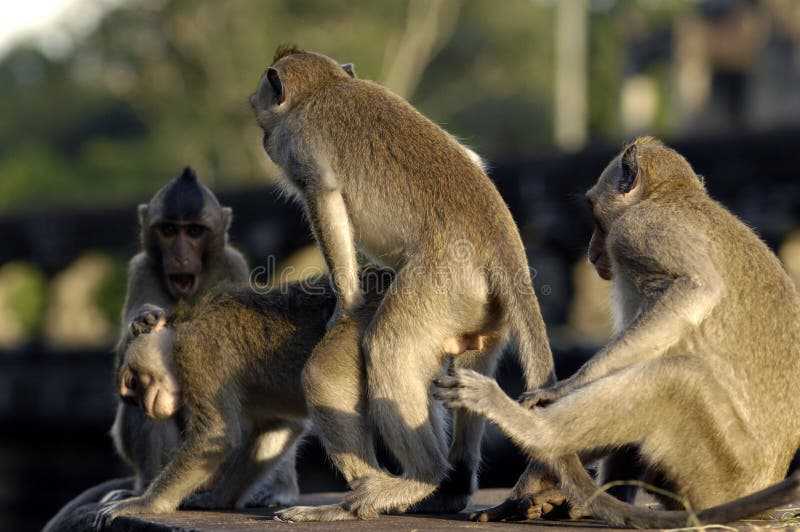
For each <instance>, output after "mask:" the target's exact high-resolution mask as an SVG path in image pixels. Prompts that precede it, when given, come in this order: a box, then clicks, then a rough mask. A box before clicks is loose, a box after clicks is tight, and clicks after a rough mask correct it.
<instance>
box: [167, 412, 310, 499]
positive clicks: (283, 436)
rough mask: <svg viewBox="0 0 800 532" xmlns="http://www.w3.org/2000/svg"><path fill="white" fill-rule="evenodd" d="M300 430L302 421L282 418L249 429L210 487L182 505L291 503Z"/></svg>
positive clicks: (295, 496)
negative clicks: (250, 430) (295, 456)
mask: <svg viewBox="0 0 800 532" xmlns="http://www.w3.org/2000/svg"><path fill="white" fill-rule="evenodd" d="M304 431H305V426H304V424H303V423H301V422H294V421H292V422H290V421H283V420H276V421H274V422H272V423H269V424H267V425H265V426H262V427H259V428H258V429H256V430H254V431H252V432H251V433H250V434H249V435H248V436H247V437H246V438H245V440H244V441H243V443H242V445H241V446H239V447H238V448H237V449H236V450H234V451H233V452H231V453H229V458H228V460H226V462H225V463H224V464H223V465H222V466H221V467H220V469H219V471H218V472H217V474H216V475H215V478H214V481H213V484H212V487H211V489H210V490H209V491H205V492H201V493H197V494H195V495H193V496H191V497H190V498H189V499H188V500H187V501H186V502H185V503H184V504H183V507H185V508H200V509H220V508H237V509H242V508H245V507H247V506H262V507H266V506H275V505H285V504H291V503H292V502H294V501H295V500H297V496H298V494H299V489H298V487H297V478H296V474H295V469H294V453H295V451H296V447H297V443H298V441H299V439H300V437H301V436H302V435H303V433H304ZM287 469H288V470H287ZM276 480H277V483H276Z"/></svg>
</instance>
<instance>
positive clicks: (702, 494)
mask: <svg viewBox="0 0 800 532" xmlns="http://www.w3.org/2000/svg"><path fill="white" fill-rule="evenodd" d="M439 386H440V388H439V389H438V390H437V391H436V395H437V396H438V397H440V398H441V399H442V400H444V401H445V402H446V403H448V404H449V405H451V406H455V407H462V408H469V409H470V410H472V411H474V412H476V413H480V414H482V415H485V416H486V417H487V418H488V419H489V420H491V421H492V422H494V423H496V424H497V425H498V426H499V427H500V429H501V430H503V432H505V433H506V434H507V435H508V436H509V437H511V438H512V440H514V442H515V443H516V444H517V445H519V446H521V447H522V448H523V449H525V451H526V452H528V453H529V454H530V455H531V456H532V457H534V458H539V459H543V460H544V461H552V460H553V459H555V458H556V457H560V456H564V455H568V454H571V453H577V452H580V451H582V450H583V449H591V448H598V447H616V446H622V445H625V444H629V443H633V442H639V444H640V447H641V452H642V453H643V455H644V456H645V457H646V458H647V459H648V461H649V462H651V463H654V464H656V465H658V466H660V467H661V468H662V469H663V470H664V473H665V475H666V476H667V477H668V478H669V479H670V480H671V481H672V482H674V484H675V486H676V488H677V489H678V492H679V493H678V494H679V495H680V496H684V497H686V498H687V500H688V501H689V502H690V503H691V504H692V507H693V508H695V509H698V508H706V507H709V506H713V505H715V504H719V503H721V502H724V501H728V500H732V499H735V498H737V497H739V496H742V495H744V494H747V493H749V492H751V491H754V490H756V489H759V488H762V487H764V486H765V485H767V484H768V483H769V481H768V480H767V481H764V480H763V479H762V475H761V474H760V473H759V470H760V469H762V464H761V462H762V461H763V460H760V459H759V458H758V457H759V448H760V447H761V444H760V442H759V441H758V437H757V435H755V434H754V433H753V432H752V431H750V430H749V428H748V426H747V425H746V424H745V421H744V419H745V418H744V417H743V416H742V414H741V413H740V412H739V410H738V409H737V408H736V405H735V404H734V402H733V400H732V398H731V396H730V395H729V392H728V391H727V390H726V389H725V388H724V387H723V386H722V385H720V383H719V382H718V381H717V380H716V377H715V375H714V373H713V372H712V371H711V370H709V369H708V368H707V367H706V366H705V364H704V363H703V362H702V360H700V359H699V358H696V357H689V356H670V357H664V358H660V359H657V360H653V361H648V362H644V363H640V364H635V365H632V366H629V367H628V368H626V369H624V370H620V371H618V372H616V373H613V374H611V375H609V376H607V377H603V378H601V379H598V380H596V381H593V382H592V383H590V384H588V385H586V386H584V387H582V388H579V389H578V390H576V391H574V392H573V393H571V394H569V395H567V396H565V397H564V398H562V399H559V400H558V401H557V402H555V403H553V404H552V405H550V406H548V407H547V408H536V409H532V410H529V409H526V408H524V407H522V406H520V405H519V404H518V403H516V402H515V401H513V400H511V399H510V398H508V397H507V396H506V395H505V394H504V393H503V392H502V390H500V388H499V386H497V383H496V382H494V381H491V380H488V379H486V378H485V377H483V376H480V375H478V374H476V373H468V372H465V371H463V370H462V371H460V372H458V373H457V374H456V376H455V377H445V378H442V379H440V380H439ZM754 457H755V459H754ZM756 479H759V480H760V482H758V481H756ZM562 480H563V479H562Z"/></svg>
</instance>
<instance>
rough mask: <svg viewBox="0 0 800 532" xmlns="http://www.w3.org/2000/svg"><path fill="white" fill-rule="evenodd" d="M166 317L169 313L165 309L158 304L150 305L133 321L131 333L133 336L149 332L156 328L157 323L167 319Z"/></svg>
mask: <svg viewBox="0 0 800 532" xmlns="http://www.w3.org/2000/svg"><path fill="white" fill-rule="evenodd" d="M166 319H167V314H166V312H164V309H161V308H159V307H156V306H149V307H147V308H145V309H144V310H142V312H140V313H139V315H138V316H136V317H135V318H133V321H131V334H132V335H133V336H139V335H140V334H147V333H149V332H150V331H152V330H153V329H155V327H156V325H158V324H159V323H160V322H164V321H166Z"/></svg>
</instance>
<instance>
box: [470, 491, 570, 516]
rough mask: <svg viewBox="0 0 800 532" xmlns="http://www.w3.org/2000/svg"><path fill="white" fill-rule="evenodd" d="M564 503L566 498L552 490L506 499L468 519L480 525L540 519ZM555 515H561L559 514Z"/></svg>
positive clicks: (474, 513) (472, 514)
mask: <svg viewBox="0 0 800 532" xmlns="http://www.w3.org/2000/svg"><path fill="white" fill-rule="evenodd" d="M565 502H567V498H566V496H565V495H564V494H563V493H561V491H559V490H558V489H555V488H552V489H548V490H545V491H541V492H539V493H531V494H526V495H523V496H521V497H519V498H516V497H515V498H510V499H507V500H505V501H503V502H502V503H500V504H498V505H497V506H492V507H491V508H486V509H484V510H480V511H478V512H473V513H471V514H470V516H469V519H470V521H478V522H481V523H486V522H490V521H526V520H533V519H540V518H542V517H545V516H547V515H550V514H551V512H553V511H554V510H556V509H559V508H561V507H562V506H563V505H564V503H565ZM557 513H558V514H559V516H560V515H561V512H557Z"/></svg>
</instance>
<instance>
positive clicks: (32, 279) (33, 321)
mask: <svg viewBox="0 0 800 532" xmlns="http://www.w3.org/2000/svg"><path fill="white" fill-rule="evenodd" d="M0 301H1V302H2V305H3V310H2V311H3V312H7V313H8V314H7V315H6V316H5V320H7V321H6V323H3V324H2V325H0V328H2V331H0V338H2V340H3V341H4V342H6V341H12V342H14V341H18V340H21V339H26V338H32V337H35V336H36V335H38V334H39V333H40V332H41V327H42V324H43V321H44V310H45V306H46V305H47V280H46V279H45V277H44V274H43V273H42V272H41V271H39V270H38V269H37V268H36V267H34V266H33V265H30V264H27V263H23V262H9V263H7V264H4V265H3V266H2V267H0Z"/></svg>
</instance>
